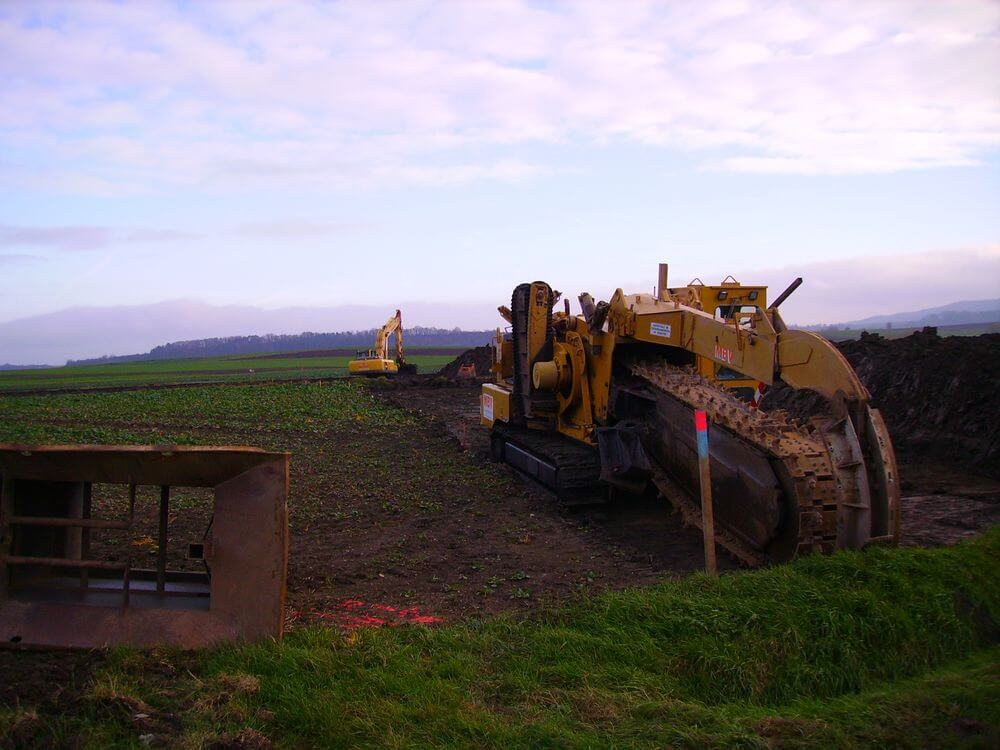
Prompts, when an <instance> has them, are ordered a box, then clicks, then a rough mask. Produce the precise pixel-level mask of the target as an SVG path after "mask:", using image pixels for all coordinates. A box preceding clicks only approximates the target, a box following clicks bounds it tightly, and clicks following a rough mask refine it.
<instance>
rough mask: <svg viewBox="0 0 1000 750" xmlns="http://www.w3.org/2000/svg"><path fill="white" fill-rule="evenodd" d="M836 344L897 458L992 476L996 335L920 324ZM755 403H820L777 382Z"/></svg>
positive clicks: (809, 410) (999, 405) (792, 406)
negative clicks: (877, 412)
mask: <svg viewBox="0 0 1000 750" xmlns="http://www.w3.org/2000/svg"><path fill="white" fill-rule="evenodd" d="M837 346H838V348H839V349H840V351H841V353H843V355H844V356H845V357H846V358H847V360H848V361H849V362H850V363H851V365H852V366H853V367H854V369H855V371H856V372H857V373H858V376H859V377H860V378H861V381H862V382H863V383H864V384H865V386H866V387H867V388H868V390H869V391H870V392H871V395H872V404H873V405H874V406H876V407H878V408H879V409H881V410H882V414H883V416H884V417H885V420H886V425H887V426H888V428H889V432H890V434H891V435H892V439H893V444H894V446H895V448H896V452H897V455H898V456H899V457H900V459H902V460H907V461H913V462H915V461H918V460H926V459H929V460H932V461H936V462H942V463H949V464H953V465H956V466H961V467H963V468H965V469H969V470H971V471H973V472H978V473H983V474H987V475H990V476H993V477H998V478H1000V419H997V415H1000V388H998V387H997V384H998V383H1000V334H995V333H990V334H984V335H982V336H948V337H945V338H940V337H938V336H937V334H936V333H935V332H934V329H925V331H924V332H919V333H914V334H912V335H910V336H906V337H905V338H899V339H885V338H882V337H881V336H877V335H870V336H864V337H862V338H861V339H858V340H856V341H847V342H841V343H839V344H838V345H837ZM763 408H764V409H766V410H774V409H783V410H785V411H788V412H789V413H791V414H792V415H793V416H796V417H799V418H805V417H808V416H810V415H812V414H818V413H822V412H824V411H825V410H826V409H827V404H826V402H825V400H824V399H822V398H821V397H819V396H817V395H816V394H814V393H812V392H808V391H799V392H796V391H794V390H793V389H791V388H789V387H787V386H785V385H782V384H778V385H776V386H775V387H774V388H772V389H771V390H770V391H769V392H768V393H767V394H766V395H765V397H764V402H763Z"/></svg>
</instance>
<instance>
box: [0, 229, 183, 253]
mask: <svg viewBox="0 0 1000 750" xmlns="http://www.w3.org/2000/svg"><path fill="white" fill-rule="evenodd" d="M194 236H195V235H193V234H190V233H188V232H179V231H176V230H173V229H150V228H145V227H100V226H62V227H19V226H10V225H5V224H0V247H15V248H23V247H40V248H49V249H53V250H100V249H103V248H106V247H111V246H112V245H132V244H139V243H146V242H175V241H177V240H187V239H192V238H194ZM6 257H29V256H6Z"/></svg>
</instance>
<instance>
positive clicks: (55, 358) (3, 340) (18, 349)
mask: <svg viewBox="0 0 1000 750" xmlns="http://www.w3.org/2000/svg"><path fill="white" fill-rule="evenodd" d="M397 307H398V308H400V309H402V311H403V325H404V326H405V327H406V330H407V331H410V330H415V329H416V328H417V327H419V326H426V327H436V328H440V329H445V330H449V329H451V328H452V327H454V326H456V325H459V326H461V327H462V328H463V329H464V330H466V331H477V330H484V329H492V328H493V327H495V326H497V325H501V324H502V320H501V319H500V316H499V315H497V311H496V308H495V307H493V306H491V305H484V304H481V303H473V302H461V301H456V302H453V301H446V302H439V303H429V302H419V301H418V302H409V301H405V300H400V301H398V302H394V303H393V304H387V305H335V306H332V307H281V308H274V309H265V308H260V307H254V306H252V305H212V304H208V303H205V302H201V301H199V300H167V301H164V302H153V303H148V304H140V305H117V306H109V307H73V308H68V309H65V310H58V311H56V312H51V313H44V314H42V315H33V316H30V317H26V318H19V319H17V320H9V321H6V322H0V357H2V358H3V359H2V361H4V362H40V363H44V364H48V365H55V364H60V365H61V364H63V363H65V362H66V360H68V359H75V360H78V361H79V360H91V359H93V358H95V357H103V356H112V357H113V356H118V355H127V356H134V355H135V353H136V352H147V353H148V352H150V351H151V350H153V349H158V348H159V346H160V345H161V344H163V343H164V342H165V341H173V342H193V341H200V340H208V339H229V338H236V339H239V338H245V337H247V336H253V335H256V336H259V337H260V338H261V340H262V342H264V343H266V342H268V341H269V340H270V339H269V335H271V334H277V335H284V334H287V335H291V336H293V337H295V336H298V335H299V334H300V333H301V332H302V331H369V330H370V329H372V328H373V327H374V326H378V325H382V324H383V323H384V322H385V321H386V319H387V318H388V317H389V316H390V315H391V314H392V313H393V311H394V310H395V309H396V308H397ZM363 337H364V334H362V338H363ZM346 340H347V341H352V342H355V343H350V344H346V343H345V344H341V343H340V342H341V341H345V339H336V340H335V341H336V343H335V344H334V346H338V345H339V346H354V347H356V346H357V345H358V343H363V342H359V341H358V339H357V338H353V339H346ZM316 341H318V342H321V343H315V342H309V341H308V340H298V341H296V340H287V341H285V342H283V343H280V344H274V343H273V342H272V343H270V344H267V345H268V346H271V345H280V346H282V347H285V346H287V347H289V348H292V349H312V348H330V347H329V345H328V343H327V341H330V340H322V339H320V340H316ZM413 343H417V342H413ZM476 343H481V342H479V341H478V340H477V341H476ZM434 345H437V344H434ZM456 345H461V344H456ZM187 349H188V350H195V347H193V346H188V347H187ZM240 351H242V350H240ZM258 351H260V350H258ZM263 351H272V350H271V349H264V350H263ZM182 356H193V355H189V354H184V355H182Z"/></svg>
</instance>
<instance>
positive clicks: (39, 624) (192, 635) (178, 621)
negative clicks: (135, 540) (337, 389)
mask: <svg viewBox="0 0 1000 750" xmlns="http://www.w3.org/2000/svg"><path fill="white" fill-rule="evenodd" d="M288 461H289V456H288V454H286V453H269V452H266V451H263V450H260V449H258V448H247V447H194V446H105V445H42V446H20V445H9V444H0V644H6V645H17V646H62V647H67V646H68V647H78V648H99V647H104V646H109V645H112V644H122V643H124V644H130V645H134V646H152V645H156V644H171V645H177V646H182V647H185V648H194V647H200V646H206V645H210V644H213V643H219V642H222V641H227V640H246V641H257V640H261V639H265V638H280V637H281V633H282V623H283V617H284V612H283V610H284V599H285V576H286V567H287V559H288V520H287V508H286V499H287V495H288ZM115 485H117V486H118V487H117V488H116V489H117V490H118V491H120V493H121V495H122V497H123V498H126V500H124V502H123V513H121V514H119V515H121V516H124V517H120V518H95V517H93V516H92V515H91V504H92V490H93V488H94V487H95V486H100V487H102V488H106V487H109V486H112V487H113V486H115ZM149 486H152V487H155V488H157V495H158V499H159V502H158V507H157V509H156V510H157V514H158V521H159V524H158V533H157V538H156V540H155V542H154V541H153V539H152V535H150V538H149V544H150V545H153V544H155V545H156V565H155V569H142V568H139V567H135V566H134V565H133V561H132V556H133V550H132V547H131V546H130V545H129V544H123V545H121V546H122V548H121V549H118V548H116V547H112V550H111V553H110V554H107V553H106V554H103V555H101V556H100V557H99V558H98V556H96V555H91V547H92V544H93V542H94V541H95V536H96V535H99V534H102V533H109V532H117V533H119V534H122V533H124V534H128V533H130V530H131V529H132V528H133V520H134V517H135V507H136V499H137V491H138V490H140V489H142V488H148V487H149ZM174 488H206V489H207V490H210V491H211V496H212V500H211V516H210V525H209V529H210V534H209V531H206V532H205V536H204V538H199V540H198V543H197V544H192V545H190V549H191V555H192V556H193V557H195V558H198V559H199V560H204V568H205V570H204V572H202V571H180V570H169V569H168V567H167V553H166V550H167V539H168V535H169V533H170V516H171V508H170V498H171V490H172V489H174ZM148 492H149V491H148V489H147V490H145V493H146V494H148ZM139 494H140V495H141V494H142V493H139ZM140 502H141V500H140ZM154 502H155V501H154ZM126 509H127V510H126ZM185 512H186V511H185V509H184V508H174V512H173V516H174V519H175V520H176V519H177V518H178V517H183V514H184V513H185Z"/></svg>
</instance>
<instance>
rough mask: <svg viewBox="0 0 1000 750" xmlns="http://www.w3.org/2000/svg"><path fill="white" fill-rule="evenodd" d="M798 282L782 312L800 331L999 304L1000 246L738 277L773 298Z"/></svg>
mask: <svg viewBox="0 0 1000 750" xmlns="http://www.w3.org/2000/svg"><path fill="white" fill-rule="evenodd" d="M796 276H801V277H802V278H803V280H804V283H803V285H802V286H801V287H800V288H799V289H798V291H796V292H795V293H794V294H793V295H792V296H791V297H789V298H788V301H787V302H786V303H785V304H784V305H783V306H782V308H781V313H782V316H783V317H784V319H785V320H786V321H790V322H792V321H794V322H795V323H798V324H800V325H808V324H812V323H843V322H845V321H849V320H859V319H861V318H866V317H869V316H872V315H885V314H891V313H897V312H904V311H907V310H923V309H926V308H929V307H939V306H941V305H946V304H949V303H951V302H958V301H963V300H974V299H995V298H996V297H997V296H998V294H997V280H998V279H1000V244H992V245H986V246H983V247H970V248H958V249H954V250H936V251H931V252H923V253H906V254H901V255H889V256H868V257H863V258H842V259H838V260H831V261H823V262H813V263H803V264H798V265H795V266H788V267H785V268H772V269H750V270H747V271H743V272H738V273H737V274H736V278H737V279H739V280H740V281H744V282H746V283H766V284H769V285H770V286H771V288H772V295H774V294H777V293H779V292H780V291H781V290H782V289H784V288H785V286H786V285H787V284H788V283H789V282H791V281H792V279H794V278H795V277H796ZM706 281H708V279H706Z"/></svg>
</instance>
